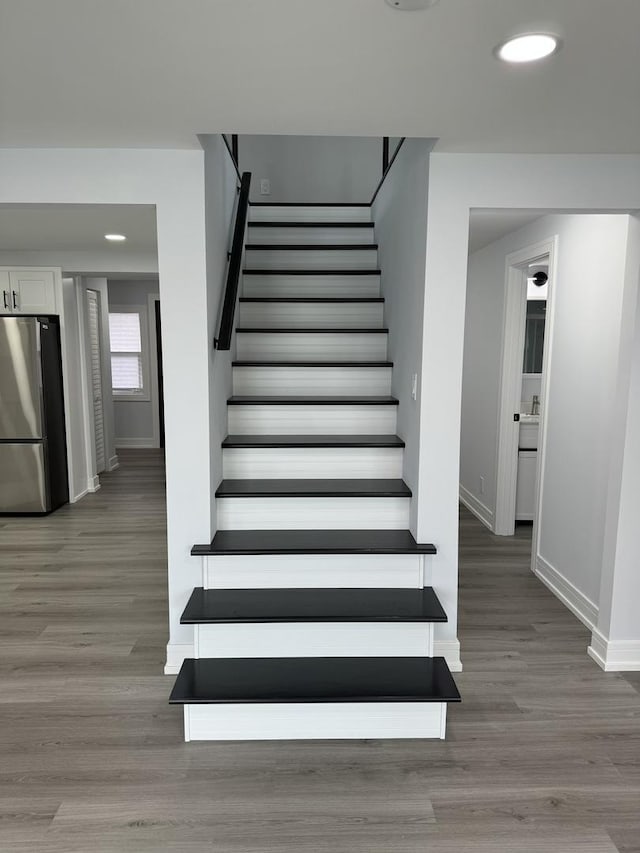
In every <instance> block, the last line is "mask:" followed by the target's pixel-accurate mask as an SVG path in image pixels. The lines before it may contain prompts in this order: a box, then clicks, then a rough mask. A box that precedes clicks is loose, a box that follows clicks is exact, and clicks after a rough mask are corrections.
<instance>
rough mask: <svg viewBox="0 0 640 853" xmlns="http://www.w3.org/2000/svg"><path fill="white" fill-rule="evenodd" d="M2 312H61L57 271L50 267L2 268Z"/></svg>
mask: <svg viewBox="0 0 640 853" xmlns="http://www.w3.org/2000/svg"><path fill="white" fill-rule="evenodd" d="M0 290H1V291H2V303H1V305H0V313H2V314H59V313H60V311H59V310H58V309H57V305H56V286H55V273H54V271H53V270H49V269H41V270H38V269H34V270H29V269H3V270H0Z"/></svg>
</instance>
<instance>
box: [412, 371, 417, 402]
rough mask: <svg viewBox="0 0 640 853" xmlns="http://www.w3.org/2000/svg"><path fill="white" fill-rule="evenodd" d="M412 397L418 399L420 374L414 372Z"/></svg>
mask: <svg viewBox="0 0 640 853" xmlns="http://www.w3.org/2000/svg"><path fill="white" fill-rule="evenodd" d="M411 399H412V400H417V399H418V374H417V373H414V374H413V376H412V377H411Z"/></svg>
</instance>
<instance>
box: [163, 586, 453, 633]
mask: <svg viewBox="0 0 640 853" xmlns="http://www.w3.org/2000/svg"><path fill="white" fill-rule="evenodd" d="M446 621H447V615H446V613H445V612H444V610H443V608H442V605H441V604H440V602H439V600H438V597H437V595H436V594H435V592H434V591H433V589H432V588H431V587H424V588H423V589H380V588H377V589H326V588H324V589H203V588H202V587H197V588H196V589H194V590H193V592H192V593H191V597H190V599H189V602H188V603H187V606H186V607H185V609H184V612H183V614H182V616H181V618H180V622H181V624H183V625H191V624H211V623H253V622H261V623H262V622H446Z"/></svg>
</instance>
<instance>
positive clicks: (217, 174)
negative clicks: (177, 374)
mask: <svg viewBox="0 0 640 853" xmlns="http://www.w3.org/2000/svg"><path fill="white" fill-rule="evenodd" d="M200 142H201V144H202V147H203V150H204V163H205V168H204V177H205V204H206V228H207V298H208V300H209V326H208V336H209V359H210V362H211V372H210V395H209V403H210V408H209V420H210V425H211V456H210V465H211V468H210V482H211V491H212V495H213V494H214V493H215V490H216V488H217V487H218V485H219V483H220V481H221V480H222V448H221V443H222V441H223V439H224V438H225V436H226V434H227V399H228V398H229V397H230V396H231V362H232V360H233V357H234V353H235V336H234V338H233V340H232V342H231V349H230V350H228V351H221V350H216V349H214V348H213V340H214V338H215V337H217V334H218V328H219V323H220V312H221V308H222V303H223V300H224V293H225V287H226V277H227V267H228V259H227V252H228V250H229V248H230V246H231V236H232V232H233V226H234V224H235V210H236V203H237V192H236V186H237V176H236V173H235V169H234V168H233V163H232V162H231V158H230V157H229V154H228V152H227V150H226V147H225V145H224V142H223V140H222V137H221V136H219V135H218V136H211V135H206V136H202V137H200ZM215 525H216V507H215V497H213V496H212V498H211V530H212V532H213V531H215Z"/></svg>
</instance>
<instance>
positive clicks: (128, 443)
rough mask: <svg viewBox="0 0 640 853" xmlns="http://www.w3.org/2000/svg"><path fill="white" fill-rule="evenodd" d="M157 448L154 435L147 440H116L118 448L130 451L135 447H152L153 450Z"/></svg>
mask: <svg viewBox="0 0 640 853" xmlns="http://www.w3.org/2000/svg"><path fill="white" fill-rule="evenodd" d="M157 446H158V445H157V444H156V442H155V441H154V438H153V436H152V435H150V436H148V437H146V438H116V448H120V447H122V448H124V449H129V448H134V447H143V448H149V447H151V448H153V447H157Z"/></svg>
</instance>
